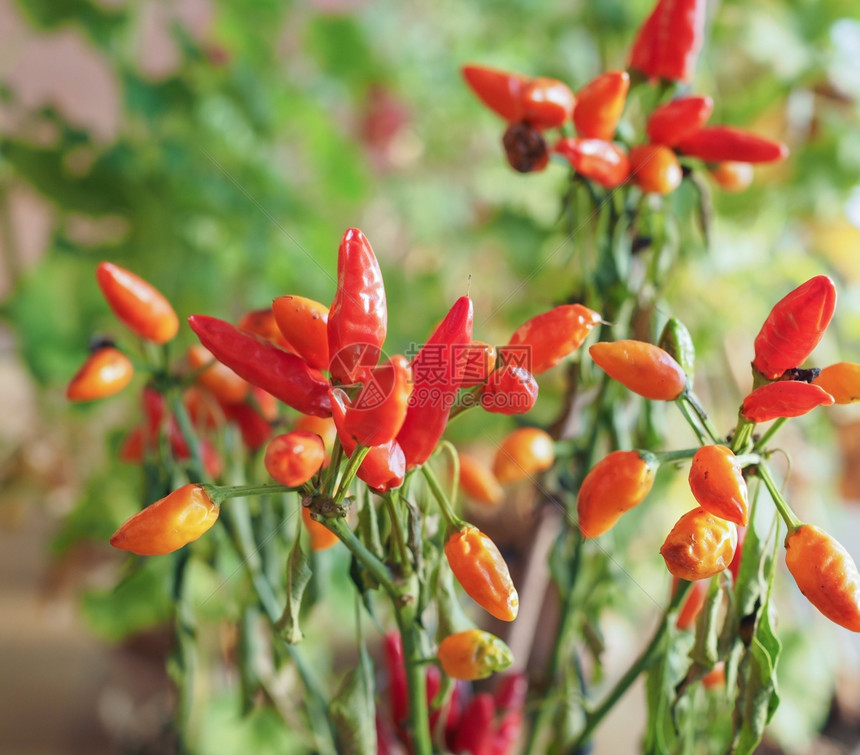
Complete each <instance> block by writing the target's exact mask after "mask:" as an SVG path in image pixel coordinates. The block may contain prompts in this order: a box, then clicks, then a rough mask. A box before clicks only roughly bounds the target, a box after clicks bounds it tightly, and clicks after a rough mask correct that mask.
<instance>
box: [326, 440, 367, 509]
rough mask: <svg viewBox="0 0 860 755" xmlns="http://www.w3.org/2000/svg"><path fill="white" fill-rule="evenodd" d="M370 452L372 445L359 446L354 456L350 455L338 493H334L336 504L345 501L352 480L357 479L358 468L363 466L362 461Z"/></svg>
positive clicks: (353, 453)
mask: <svg viewBox="0 0 860 755" xmlns="http://www.w3.org/2000/svg"><path fill="white" fill-rule="evenodd" d="M369 453H370V446H357V447H356V449H355V451H353V452H352V456H350V457H349V462H348V463H347V465H346V469H345V470H344V471H343V477H341V478H340V483H339V484H338V488H337V493H335V495H334V502H335V505H338V506H339V505H340V504H342V503H343V500H344V498H346V494H347V491H349V486H350V485H352V481H353V480H354V479H355V475H356V473H357V472H358V468H359V467H360V466H361V462H363V461H364V457H365V456H367V454H369Z"/></svg>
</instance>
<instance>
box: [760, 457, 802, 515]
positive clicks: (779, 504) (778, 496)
mask: <svg viewBox="0 0 860 755" xmlns="http://www.w3.org/2000/svg"><path fill="white" fill-rule="evenodd" d="M756 474H757V475H758V476H759V478H760V479H761V481H762V482H763V483H764V484H765V487H766V488H767V490H768V492H769V493H770V497H771V498H772V499H773V503H774V506H776V510H777V511H778V512H779V515H780V516H781V517H782V519H783V521H784V522H785V526H786V527H788V531H789V532H791V531H792V530H795V529H797V528H798V527H800V525H801V524H803V522H802V521H800V519H798V518H797V516H796V515H795V513H794V512H793V511H792V510H791V507H790V506H789V505H788V502H787V501H786V500H785V498H783V497H782V493H781V492H780V490H779V488H778V487H777V486H776V482H775V480H774V479H773V476H772V475H771V473H770V469H769V468H768V466H767V464H764V463H762V464H759V465H758V467H757V469H756Z"/></svg>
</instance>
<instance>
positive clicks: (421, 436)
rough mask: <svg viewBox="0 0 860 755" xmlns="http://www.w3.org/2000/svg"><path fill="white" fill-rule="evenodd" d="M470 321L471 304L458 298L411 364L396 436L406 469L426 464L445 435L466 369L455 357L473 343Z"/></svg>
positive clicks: (467, 300)
mask: <svg viewBox="0 0 860 755" xmlns="http://www.w3.org/2000/svg"><path fill="white" fill-rule="evenodd" d="M472 319H473V310H472V300H471V299H470V298H469V297H468V296H461V297H460V298H459V299H457V301H456V302H454V306H452V307H451V309H450V310H449V311H448V314H447V315H445V319H444V320H442V322H441V323H439V326H438V327H437V328H436V330H435V331H433V335H431V336H430V338H428V339H427V342H426V343H425V344H424V345H423V346H422V347H421V349H420V351H419V352H418V354H417V355H416V356H415V359H413V360H412V395H411V396H410V398H409V408H408V409H407V410H406V419H405V420H404V422H403V427H402V428H401V429H400V432H399V433H398V434H397V442H398V443H399V444H400V446H401V447H402V449H403V453H404V454H405V456H406V468H407V469H412V468H413V467H415V466H418V465H419V464H423V463H424V462H425V461H427V459H429V458H430V454H432V453H433V451H434V450H435V449H436V446H437V444H438V443H439V439H440V438H441V437H442V433H444V432H445V426H446V425H447V424H448V415H449V414H450V411H451V406H452V405H453V403H454V399H455V397H456V395H457V391H458V390H459V388H460V385H461V381H462V377H463V370H464V368H465V362H464V361H463V360H462V359H457V358H456V356H457V354H458V353H462V350H463V349H466V348H468V346H469V344H471V343H472Z"/></svg>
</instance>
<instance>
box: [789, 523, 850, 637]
mask: <svg viewBox="0 0 860 755" xmlns="http://www.w3.org/2000/svg"><path fill="white" fill-rule="evenodd" d="M785 564H786V566H787V567H788V570H789V571H790V572H791V576H792V577H794V581H795V582H797V586H798V587H799V588H800V591H801V592H802V593H803V594H804V595H805V596H806V598H807V600H808V601H809V602H810V603H812V605H814V606H815V607H816V608H817V609H818V610H819V611H821V613H823V614H824V615H825V616H826V617H827V618H828V619H830V620H831V621H832V622H834V623H836V624H839V626H842V627H845V628H846V629H850V630H851V631H852V632H860V574H858V572H857V565H856V564H855V563H854V559H852V558H851V556H850V554H849V553H848V551H846V550H845V548H843V547H842V545H840V544H839V543H838V542H837V541H836V540H835V539H834V538H833V537H831V536H830V535H828V534H827V533H826V532H825V531H824V530H822V529H821V528H820V527H815V526H813V525H811V524H802V525H800V526H799V527H797V528H795V529H794V530H792V531H791V532H789V533H788V536H787V537H786V538H785Z"/></svg>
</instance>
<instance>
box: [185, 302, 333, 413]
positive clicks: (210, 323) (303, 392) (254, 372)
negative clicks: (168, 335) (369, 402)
mask: <svg viewBox="0 0 860 755" xmlns="http://www.w3.org/2000/svg"><path fill="white" fill-rule="evenodd" d="M188 323H189V324H190V325H191V329H192V330H193V331H194V332H195V333H196V334H197V337H198V338H199V339H200V342H201V343H202V344H203V345H204V346H205V347H206V348H207V349H209V351H211V352H212V353H213V354H214V355H215V358H216V359H217V360H218V361H219V362H221V363H222V364H226V365H227V366H228V367H229V368H230V369H231V370H233V372H235V373H236V374H237V375H239V377H242V378H244V379H245V380H247V381H248V382H249V383H251V384H252V385H256V386H257V387H259V388H262V389H263V390H265V391H268V392H269V393H271V394H272V395H273V396H275V398H277V399H279V400H281V401H283V402H284V403H285V404H286V405H287V406H291V407H292V408H293V409H296V410H297V411H300V412H302V413H303V414H314V415H316V416H319V417H327V416H328V415H329V414H330V413H331V401H330V400H329V395H328V391H329V387H330V385H329V382H328V380H326V379H325V377H324V376H323V374H322V373H321V372H320V371H319V370H315V369H313V368H312V367H310V366H308V364H307V362H305V361H304V360H303V359H302V358H301V357H298V356H296V355H295V354H289V353H287V352H286V351H284V350H283V349H280V348H278V347H277V346H275V345H274V344H272V343H270V342H269V341H266V340H264V339H262V338H260V337H259V336H257V335H254V334H253V333H248V332H246V331H243V330H239V329H238V328H236V327H234V326H233V325H231V324H230V323H228V322H225V321H224V320H219V319H217V318H215V317H208V316H207V315H191V317H189V318H188Z"/></svg>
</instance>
